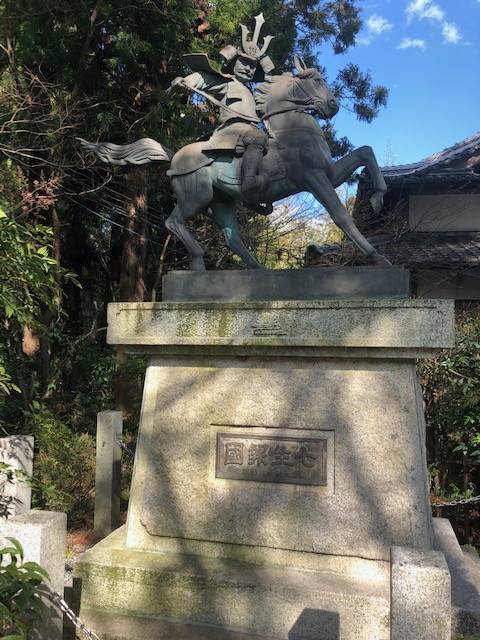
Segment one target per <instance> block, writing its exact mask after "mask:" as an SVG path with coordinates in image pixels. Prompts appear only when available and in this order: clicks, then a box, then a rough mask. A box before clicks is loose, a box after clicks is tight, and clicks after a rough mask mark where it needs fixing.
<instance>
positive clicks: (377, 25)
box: [357, 0, 480, 45]
mask: <svg viewBox="0 0 480 640" xmlns="http://www.w3.org/2000/svg"><path fill="white" fill-rule="evenodd" d="M479 2H480V0H479ZM365 26H366V28H367V30H366V32H364V34H363V35H361V36H360V37H358V38H357V44H365V45H368V44H370V43H371V42H372V40H373V38H374V37H376V36H379V35H380V34H381V33H383V32H384V31H390V30H391V29H393V24H392V23H391V22H389V21H388V20H387V19H386V18H384V17H383V16H379V15H377V14H376V13H373V14H372V15H371V16H370V17H369V18H368V20H366V22H365Z"/></svg>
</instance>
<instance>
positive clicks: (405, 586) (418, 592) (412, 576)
mask: <svg viewBox="0 0 480 640" xmlns="http://www.w3.org/2000/svg"><path fill="white" fill-rule="evenodd" d="M391 571H392V574H391V598H392V600H391V616H392V633H391V640H419V639H420V638H421V640H451V615H452V611H451V598H450V589H451V586H450V572H449V570H448V566H447V563H446V561H445V557H444V555H443V554H442V553H440V552H439V551H426V552H425V551H418V550H417V549H407V548H400V547H393V548H392V569H391Z"/></svg>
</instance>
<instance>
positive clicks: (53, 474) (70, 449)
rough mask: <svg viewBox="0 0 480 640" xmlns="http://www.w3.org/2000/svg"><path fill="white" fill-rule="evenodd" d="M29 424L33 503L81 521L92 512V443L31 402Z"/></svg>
mask: <svg viewBox="0 0 480 640" xmlns="http://www.w3.org/2000/svg"><path fill="white" fill-rule="evenodd" d="M30 422H31V425H32V433H33V434H34V435H35V438H36V447H38V452H37V454H36V456H35V469H34V473H35V479H36V482H37V485H36V486H35V487H34V501H35V504H36V506H38V507H41V508H45V509H50V510H53V511H66V512H67V514H68V515H69V516H70V520H71V521H72V520H77V521H81V520H83V519H85V517H86V516H87V514H89V513H90V512H91V511H92V505H93V498H94V493H93V489H94V485H95V443H94V439H93V437H92V436H91V435H89V434H87V433H76V432H74V431H73V430H72V429H70V428H69V427H68V426H67V425H66V424H65V423H64V422H63V421H62V420H60V419H59V418H58V417H56V416H54V415H53V414H52V413H51V412H50V411H49V410H48V408H46V407H45V406H44V405H41V404H40V403H38V402H34V404H33V407H32V410H31V413H30Z"/></svg>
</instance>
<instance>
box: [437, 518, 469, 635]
mask: <svg viewBox="0 0 480 640" xmlns="http://www.w3.org/2000/svg"><path fill="white" fill-rule="evenodd" d="M433 530H434V534H435V548H436V549H438V550H439V551H441V552H442V553H443V554H444V555H445V560H446V561H447V565H448V569H449V571H450V576H451V584H452V624H453V631H454V632H455V633H456V634H461V633H462V634H473V633H478V632H480V591H479V588H480V580H479V579H478V578H477V575H478V576H479V577H480V571H479V569H480V560H479V559H478V554H477V552H476V551H475V550H474V553H475V554H476V558H475V559H476V563H475V562H474V560H472V558H469V557H468V556H467V555H466V554H465V553H464V551H463V550H462V548H461V547H460V545H459V543H458V540H457V537H456V536H455V532H454V531H453V529H452V525H451V524H450V521H449V520H448V519H447V518H434V519H433Z"/></svg>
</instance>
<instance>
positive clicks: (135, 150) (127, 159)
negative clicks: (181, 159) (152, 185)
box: [77, 138, 175, 165]
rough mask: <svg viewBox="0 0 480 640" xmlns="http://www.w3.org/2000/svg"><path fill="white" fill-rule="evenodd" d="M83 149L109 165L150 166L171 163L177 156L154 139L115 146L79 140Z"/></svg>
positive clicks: (110, 143) (108, 143)
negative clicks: (156, 163) (152, 163)
mask: <svg viewBox="0 0 480 640" xmlns="http://www.w3.org/2000/svg"><path fill="white" fill-rule="evenodd" d="M77 140H78V141H79V142H80V144H81V145H82V147H83V148H84V149H86V150H87V151H91V152H92V153H94V154H95V155H96V156H97V158H99V159H100V160H101V161H102V162H105V163H107V164H116V165H126V164H137V165H138V164H148V163H149V162H160V161H162V162H170V160H171V159H172V158H173V156H174V155H175V151H172V150H171V149H169V148H168V147H164V146H163V145H161V144H160V143H159V142H157V141H156V140H152V138H141V139H140V140H136V141H135V142H132V143H131V144H113V143H112V142H88V140H84V139H83V138H77Z"/></svg>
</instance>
